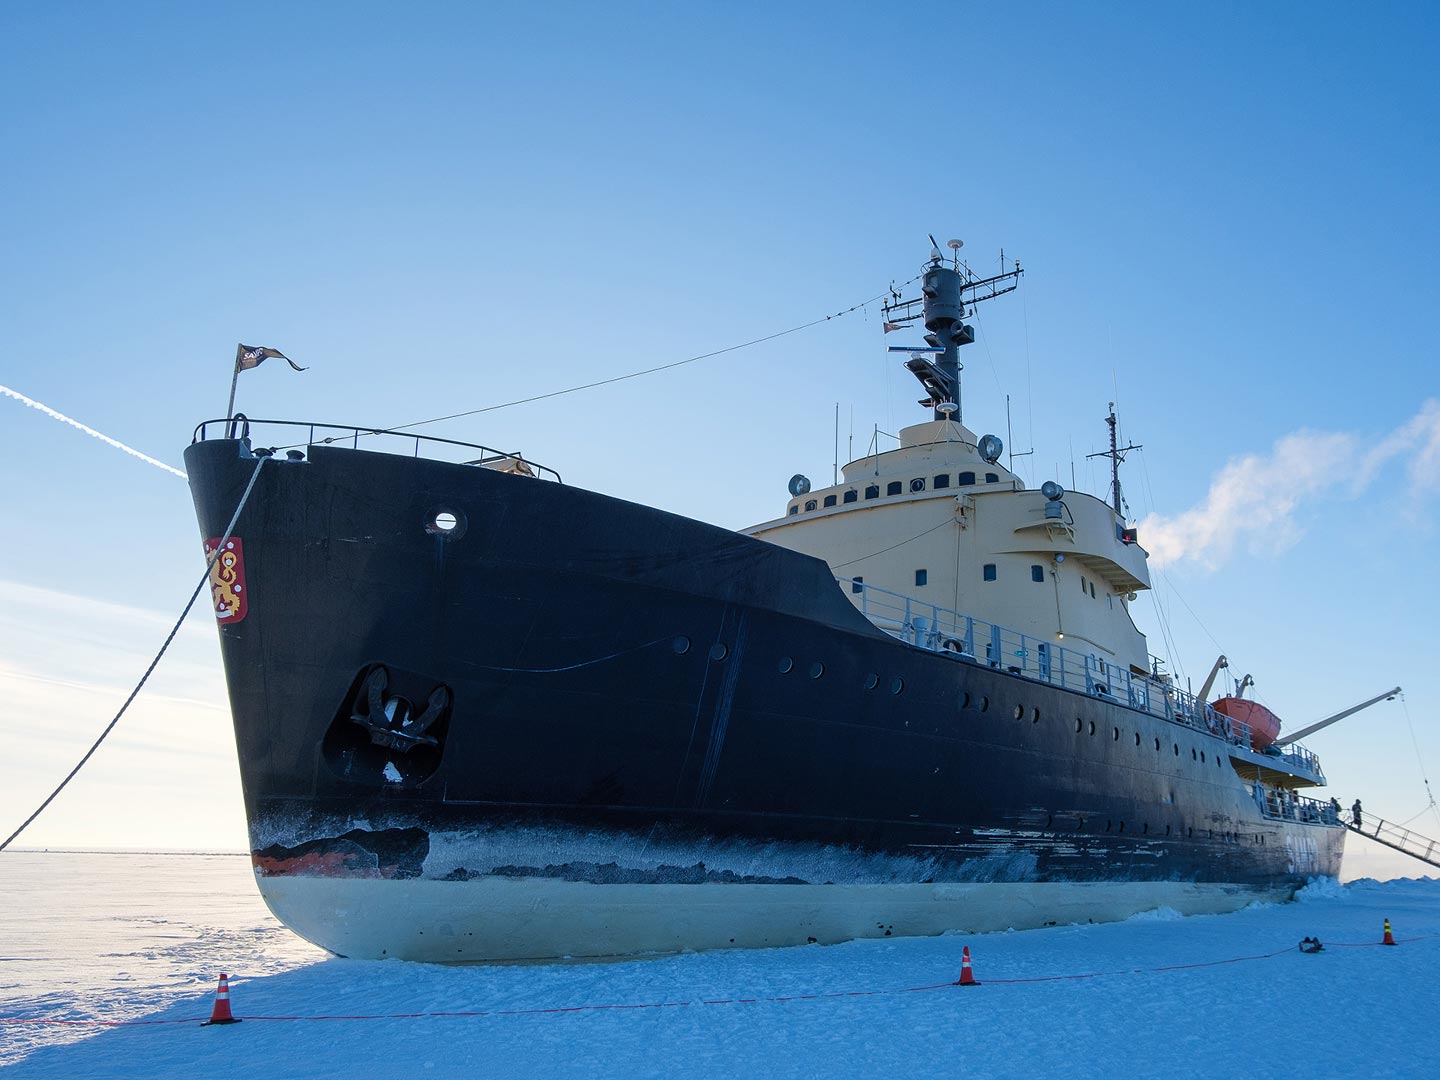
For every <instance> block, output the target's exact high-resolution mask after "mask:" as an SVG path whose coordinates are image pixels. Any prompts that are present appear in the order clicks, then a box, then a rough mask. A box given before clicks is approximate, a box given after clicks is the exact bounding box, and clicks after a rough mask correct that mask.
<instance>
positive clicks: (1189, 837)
mask: <svg viewBox="0 0 1440 1080" xmlns="http://www.w3.org/2000/svg"><path fill="white" fill-rule="evenodd" d="M1185 838H1186V839H1187V840H1193V839H1195V826H1194V825H1191V826H1190V827H1189V828H1188V829H1186V830H1185Z"/></svg>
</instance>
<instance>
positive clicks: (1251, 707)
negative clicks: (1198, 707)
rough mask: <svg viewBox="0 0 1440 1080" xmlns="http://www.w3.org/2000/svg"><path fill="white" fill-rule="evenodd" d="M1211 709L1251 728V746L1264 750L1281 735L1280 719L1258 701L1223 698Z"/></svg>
mask: <svg viewBox="0 0 1440 1080" xmlns="http://www.w3.org/2000/svg"><path fill="white" fill-rule="evenodd" d="M1210 707H1211V708H1212V709H1214V710H1215V711H1216V712H1218V713H1223V714H1224V715H1226V716H1228V717H1230V719H1231V720H1238V721H1239V722H1240V723H1242V724H1248V725H1249V726H1250V745H1251V746H1252V747H1253V748H1254V749H1256V750H1264V749H1265V747H1267V746H1269V745H1270V744H1271V743H1273V742H1274V741H1275V739H1276V738H1277V737H1278V736H1279V734H1280V718H1279V717H1278V716H1276V715H1275V714H1274V713H1273V712H1271V711H1270V710H1269V709H1267V708H1266V707H1265V706H1264V705H1261V704H1260V703H1259V702H1258V701H1246V700H1245V699H1244V698H1238V697H1222V698H1221V699H1220V700H1219V701H1212V702H1211V703H1210Z"/></svg>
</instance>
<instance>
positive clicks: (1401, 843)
mask: <svg viewBox="0 0 1440 1080" xmlns="http://www.w3.org/2000/svg"><path fill="white" fill-rule="evenodd" d="M1340 823H1341V824H1342V825H1344V826H1345V827H1346V828H1347V829H1349V830H1350V831H1351V832H1355V833H1359V834H1360V835H1361V836H1363V837H1365V838H1366V839H1369V840H1374V841H1375V842H1376V843H1377V844H1384V845H1385V846H1386V847H1388V848H1394V849H1395V850H1396V851H1398V852H1401V853H1402V854H1405V855H1409V856H1410V857H1411V858H1412V859H1419V860H1420V861H1421V862H1423V863H1429V864H1430V865H1431V866H1440V840H1431V839H1430V838H1429V837H1428V836H1421V835H1420V834H1419V833H1417V832H1413V831H1411V830H1410V829H1407V828H1405V827H1404V826H1403V825H1396V824H1394V823H1393V822H1389V821H1386V820H1385V819H1384V818H1379V817H1374V816H1372V815H1370V814H1367V813H1363V812H1362V813H1361V816H1360V821H1359V822H1356V820H1355V815H1354V814H1353V813H1352V814H1346V815H1345V816H1344V817H1342V818H1341V819H1340Z"/></svg>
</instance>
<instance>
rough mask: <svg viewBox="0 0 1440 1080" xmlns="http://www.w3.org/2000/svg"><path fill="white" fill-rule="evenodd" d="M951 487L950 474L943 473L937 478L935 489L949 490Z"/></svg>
mask: <svg viewBox="0 0 1440 1080" xmlns="http://www.w3.org/2000/svg"><path fill="white" fill-rule="evenodd" d="M949 486H950V474H949V473H941V474H940V475H939V476H937V477H935V487H936V488H937V489H938V488H948V487H949Z"/></svg>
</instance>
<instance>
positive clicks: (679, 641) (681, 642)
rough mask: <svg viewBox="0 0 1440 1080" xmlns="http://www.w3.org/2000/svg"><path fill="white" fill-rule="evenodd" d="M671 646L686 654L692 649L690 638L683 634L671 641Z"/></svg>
mask: <svg viewBox="0 0 1440 1080" xmlns="http://www.w3.org/2000/svg"><path fill="white" fill-rule="evenodd" d="M670 647H671V648H672V649H674V650H675V651H676V652H677V653H679V654H681V655H684V654H685V653H687V652H689V651H690V639H689V638H688V637H683V636H682V637H677V638H676V639H675V640H674V641H672V642H670Z"/></svg>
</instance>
